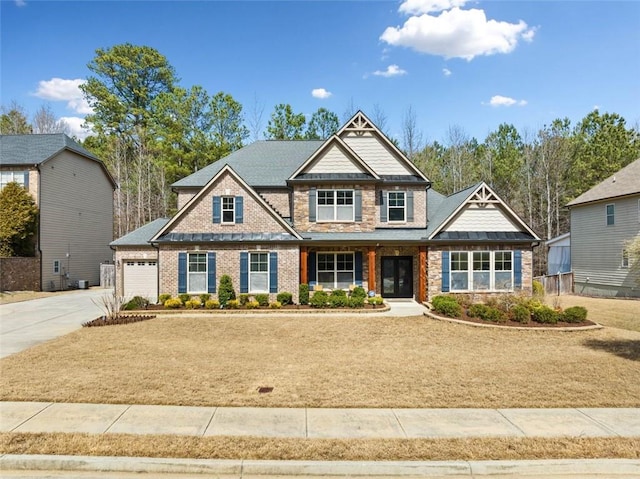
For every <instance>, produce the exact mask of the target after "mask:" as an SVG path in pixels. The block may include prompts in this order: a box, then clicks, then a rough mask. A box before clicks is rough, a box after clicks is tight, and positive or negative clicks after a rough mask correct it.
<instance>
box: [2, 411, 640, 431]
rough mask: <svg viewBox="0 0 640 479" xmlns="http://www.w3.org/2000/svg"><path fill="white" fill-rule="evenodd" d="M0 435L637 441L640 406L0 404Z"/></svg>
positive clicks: (639, 429)
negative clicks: (619, 438)
mask: <svg viewBox="0 0 640 479" xmlns="http://www.w3.org/2000/svg"><path fill="white" fill-rule="evenodd" d="M0 432H67V433H70V432H81V433H90V434H102V433H126V434H178V435H189V436H203V437H206V436H223V435H224V436H261V437H281V438H284V437H286V438H312V439H316V438H332V439H339V438H470V437H563V436H569V437H615V436H640V408H626V409H613V408H612V409H607V408H603V409H595V408H579V409H574V408H567V409H320V408H252V407H188V406H143V405H126V404H67V403H48V402H0Z"/></svg>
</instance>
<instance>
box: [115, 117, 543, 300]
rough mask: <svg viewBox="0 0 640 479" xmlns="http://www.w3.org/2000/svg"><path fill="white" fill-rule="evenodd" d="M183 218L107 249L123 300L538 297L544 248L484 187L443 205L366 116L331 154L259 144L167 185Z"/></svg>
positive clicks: (302, 144) (336, 140) (287, 144)
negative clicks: (226, 280)
mask: <svg viewBox="0 0 640 479" xmlns="http://www.w3.org/2000/svg"><path fill="white" fill-rule="evenodd" d="M173 188H174V190H175V192H176V193H177V194H178V208H179V210H178V212H177V213H176V215H175V216H174V217H173V218H171V219H159V220H156V221H154V222H152V223H150V224H148V225H146V226H144V227H142V228H140V229H138V230H136V231H134V232H132V233H130V234H128V235H126V236H124V237H122V238H120V239H118V240H116V241H114V242H113V243H111V245H112V247H113V248H114V249H115V250H116V255H115V256H116V272H117V273H116V285H117V291H118V293H119V294H122V295H125V296H133V295H136V294H140V295H144V296H147V297H149V298H150V299H155V298H156V297H157V294H158V293H169V294H172V295H175V294H178V293H183V292H185V293H191V294H198V293H206V292H209V293H213V294H215V293H216V289H217V283H218V282H219V278H220V276H221V275H224V274H227V275H230V276H231V278H232V280H233V283H234V286H235V288H236V291H237V292H239V293H271V294H272V295H273V296H272V299H274V298H275V293H277V292H282V291H288V292H290V293H293V295H294V299H297V295H298V287H299V285H300V284H301V283H307V284H309V286H310V287H311V288H312V289H314V288H315V289H318V288H323V289H325V290H327V289H329V290H332V289H335V288H341V289H348V288H351V287H353V286H354V285H360V286H363V287H364V288H365V289H367V290H368V291H374V292H375V293H376V294H381V295H382V296H383V297H384V298H414V299H416V300H419V301H424V300H427V299H429V298H431V297H433V296H435V295H437V294H441V293H442V292H449V293H456V292H478V293H494V292H495V293H498V292H499V293H504V292H513V291H517V290H525V291H530V290H531V282H532V277H531V272H532V247H533V246H534V245H535V244H537V242H538V241H539V238H538V237H537V236H536V234H535V233H534V232H533V231H532V230H531V229H530V228H529V227H528V226H527V225H526V224H525V223H524V222H523V221H522V220H521V219H520V218H519V217H518V216H517V215H516V214H515V213H514V212H513V211H512V210H511V209H510V208H509V206H507V205H506V204H505V203H504V202H503V201H502V200H501V199H500V198H499V197H498V195H497V194H496V192H494V191H493V190H492V189H491V188H490V187H489V186H488V185H486V184H484V183H479V184H476V185H474V186H471V187H469V188H467V189H465V190H463V191H460V192H458V193H455V194H453V195H451V196H448V197H445V196H443V195H441V194H439V193H437V192H435V191H433V190H432V189H431V184H430V182H429V180H428V179H427V178H426V177H425V176H424V174H423V173H422V172H421V171H420V170H418V169H417V168H416V167H415V166H414V165H413V164H412V163H411V161H409V160H408V159H407V158H406V157H405V156H404V154H403V153H402V152H401V151H400V150H398V148H396V146H395V145H394V144H393V143H392V142H391V141H389V139H388V138H386V137H385V136H384V135H383V134H382V133H381V132H380V130H379V129H378V128H377V127H376V126H375V125H374V124H373V123H372V122H371V121H370V120H369V119H368V118H367V117H366V116H365V115H364V114H363V113H362V112H358V113H357V114H356V115H355V116H354V117H353V118H351V119H350V120H349V121H348V122H347V123H346V124H345V125H344V126H343V127H342V129H340V130H339V131H338V132H337V133H336V134H335V135H333V136H332V137H330V138H329V139H327V140H326V141H258V142H255V143H253V144H251V145H248V146H246V147H244V148H242V149H240V150H238V151H236V152H234V153H232V154H231V155H229V156H228V157H226V158H224V159H222V160H220V161H218V162H216V163H213V164H211V165H209V166H208V167H206V168H203V169H202V170H200V171H198V172H196V173H194V174H192V175H190V176H188V177H186V178H183V179H182V180H180V181H178V182H176V183H175V184H173Z"/></svg>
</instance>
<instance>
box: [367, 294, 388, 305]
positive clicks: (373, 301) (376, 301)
mask: <svg viewBox="0 0 640 479" xmlns="http://www.w3.org/2000/svg"><path fill="white" fill-rule="evenodd" d="M367 303H369V304H370V305H371V306H373V307H374V308H375V307H376V306H380V305H381V304H383V303H384V299H382V296H371V297H370V298H367Z"/></svg>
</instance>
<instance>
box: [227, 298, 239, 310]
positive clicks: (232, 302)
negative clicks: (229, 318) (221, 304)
mask: <svg viewBox="0 0 640 479" xmlns="http://www.w3.org/2000/svg"><path fill="white" fill-rule="evenodd" d="M239 307H240V301H238V300H237V299H230V300H229V301H227V304H226V306H225V308H229V309H238V308H239Z"/></svg>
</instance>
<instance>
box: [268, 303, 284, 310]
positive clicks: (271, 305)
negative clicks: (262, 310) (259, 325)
mask: <svg viewBox="0 0 640 479" xmlns="http://www.w3.org/2000/svg"><path fill="white" fill-rule="evenodd" d="M280 308H282V303H281V302H280V301H271V302H270V303H269V309H280Z"/></svg>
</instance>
